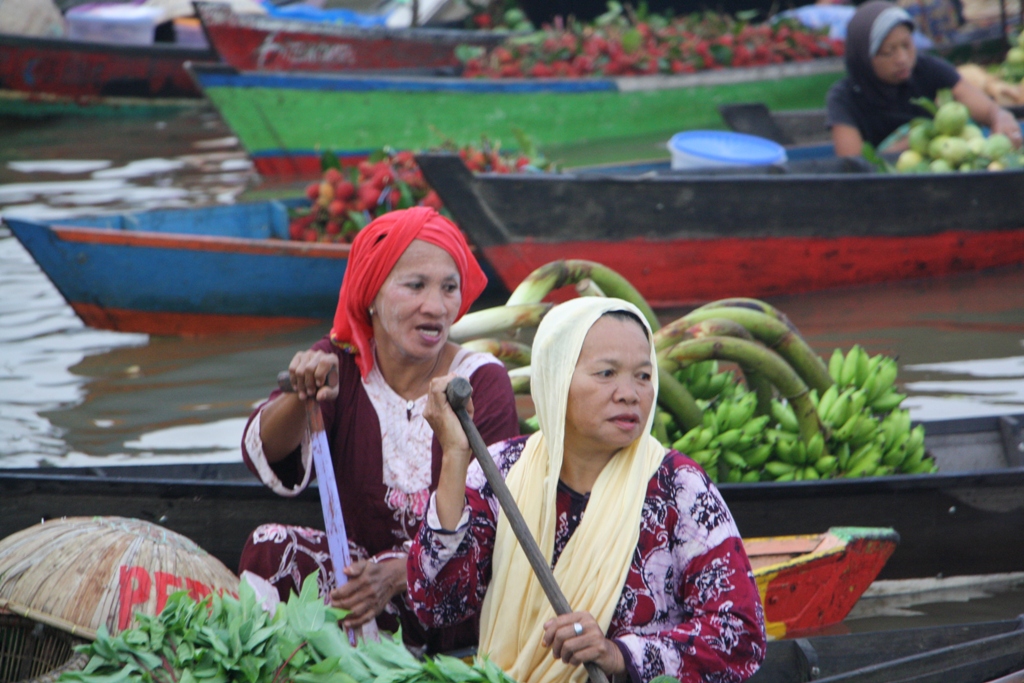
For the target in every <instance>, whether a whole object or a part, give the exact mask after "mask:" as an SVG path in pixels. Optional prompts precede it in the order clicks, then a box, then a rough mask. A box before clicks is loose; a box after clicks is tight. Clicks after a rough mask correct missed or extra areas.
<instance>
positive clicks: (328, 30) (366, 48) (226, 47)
mask: <svg viewBox="0 0 1024 683" xmlns="http://www.w3.org/2000/svg"><path fill="white" fill-rule="evenodd" d="M195 7H196V13H197V14H198V15H199V19H200V21H202V23H203V28H204V29H205V31H206V35H207V38H208V39H209V41H210V44H211V45H213V47H214V49H215V50H216V51H217V53H218V54H219V55H220V56H221V58H222V59H223V60H224V61H225V62H227V63H228V64H229V65H231V66H232V67H234V68H235V69H238V70H239V71H313V72H316V71H350V70H351V71H378V70H396V69H400V70H432V69H454V68H455V67H457V66H458V65H459V60H458V58H457V57H456V56H455V48H456V47H458V46H459V45H463V44H470V45H481V46H489V45H496V44H498V43H500V42H502V41H503V40H505V38H506V37H507V36H508V34H507V33H503V32H496V31H461V30H454V29H430V28H415V29H390V28H357V27H354V26H346V25H341V24H330V23H319V22H312V21H301V20H294V19H281V18H276V17H269V16H265V15H258V14H236V13H235V12H233V11H231V8H230V7H229V6H227V5H225V4H222V3H209V2H197V3H195Z"/></svg>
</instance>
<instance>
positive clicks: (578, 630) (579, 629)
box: [572, 621, 583, 636]
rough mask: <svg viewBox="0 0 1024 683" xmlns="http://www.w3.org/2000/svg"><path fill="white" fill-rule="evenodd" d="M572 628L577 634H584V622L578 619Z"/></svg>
mask: <svg viewBox="0 0 1024 683" xmlns="http://www.w3.org/2000/svg"><path fill="white" fill-rule="evenodd" d="M572 630H573V633H575V634H576V635H578V636H582V635H583V624H581V623H580V622H578V621H577V622H576V623H575V624H573V625H572Z"/></svg>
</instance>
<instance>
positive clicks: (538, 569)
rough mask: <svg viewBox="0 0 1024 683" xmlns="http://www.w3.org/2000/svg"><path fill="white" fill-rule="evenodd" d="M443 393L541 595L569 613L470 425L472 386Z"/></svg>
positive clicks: (593, 675) (594, 672)
mask: <svg viewBox="0 0 1024 683" xmlns="http://www.w3.org/2000/svg"><path fill="white" fill-rule="evenodd" d="M445 394H446V395H447V397H448V403H449V405H451V407H452V410H454V411H455V415H456V416H457V417H458V418H459V423H460V424H462V429H463V431H465V432H466V438H467V439H469V447H470V448H471V449H473V455H475V456H476V460H477V462H479V463H480V469H482V470H483V471H484V476H485V477H486V478H487V483H488V484H490V485H491V490H493V491H494V495H495V496H497V497H498V504H499V505H501V511H502V512H503V513H505V517H507V518H508V523H509V526H511V527H512V531H513V533H515V535H516V539H517V540H518V541H519V545H520V546H521V547H522V548H523V552H524V553H526V559H528V560H529V561H530V566H531V567H533V572H534V573H535V574H536V575H537V579H538V580H539V581H540V585H541V587H542V588H543V589H544V594H545V595H547V596H548V601H549V602H550V603H551V606H552V607H553V608H554V609H555V613H556V614H568V613H570V612H572V608H571V607H570V606H569V601H568V600H566V599H565V594H564V593H562V589H561V588H559V586H558V582H557V581H556V580H555V575H554V573H552V571H551V567H549V566H548V562H547V560H546V559H544V553H542V552H541V550H540V546H538V545H537V541H536V540H534V538H533V535H532V534H531V533H530V527H529V526H527V524H526V520H525V519H523V513H522V512H520V511H519V506H518V505H516V500H515V498H513V497H512V492H511V491H509V490H508V486H507V485H506V484H505V479H504V477H502V476H501V472H499V471H498V466H497V465H495V464H494V460H493V459H492V458H491V454H490V453H489V452H488V451H487V444H485V443H484V440H483V438H482V437H481V436H480V431H479V430H478V429H477V428H476V425H475V424H473V420H472V419H471V418H470V417H469V413H468V412H467V411H466V401H468V400H469V397H470V396H472V395H473V387H472V385H470V383H469V381H467V380H466V379H465V378H463V377H456V378H455V379H453V380H452V381H451V382H450V383H449V384H448V388H447V389H446V390H445ZM584 666H585V667H586V668H587V674H589V676H590V680H591V681H592V682H593V683H608V676H607V675H605V673H604V670H603V669H601V667H599V666H598V665H597V664H595V663H594V662H587V663H586V664H584Z"/></svg>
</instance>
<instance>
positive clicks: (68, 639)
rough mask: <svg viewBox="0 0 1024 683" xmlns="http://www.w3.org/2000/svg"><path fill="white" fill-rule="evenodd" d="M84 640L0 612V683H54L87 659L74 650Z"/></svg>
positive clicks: (80, 666) (29, 620)
mask: <svg viewBox="0 0 1024 683" xmlns="http://www.w3.org/2000/svg"><path fill="white" fill-rule="evenodd" d="M84 642H85V641H84V640H81V639H80V638H75V637H74V636H72V635H70V634H68V633H65V632H64V631H61V630H58V629H55V628H53V627H52V626H47V625H45V624H41V623H39V622H37V621H32V620H31V619H26V618H25V617H22V616H19V615H17V614H10V613H7V612H0V683H54V682H55V681H56V680H57V679H58V678H60V675H61V674H62V673H64V672H65V671H77V670H79V669H81V668H82V667H84V666H85V665H86V663H87V662H88V661H89V658H88V657H87V656H86V655H85V654H82V653H80V652H75V650H74V648H75V646H76V645H80V644H82V643H84Z"/></svg>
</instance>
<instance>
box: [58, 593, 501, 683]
mask: <svg viewBox="0 0 1024 683" xmlns="http://www.w3.org/2000/svg"><path fill="white" fill-rule="evenodd" d="M345 614H346V613H345V612H344V611H342V610H337V609H333V608H331V607H328V606H327V605H325V604H324V602H323V600H322V599H321V598H320V596H319V594H318V591H317V583H316V576H315V575H314V576H310V577H308V578H307V579H306V580H305V582H304V583H303V585H302V590H301V592H300V593H299V595H295V594H292V596H291V598H290V599H289V600H288V601H287V602H285V603H282V604H280V605H278V606H277V610H276V613H275V614H274V615H273V616H271V615H270V613H269V612H267V611H265V610H264V609H263V607H262V606H261V604H260V602H259V599H258V598H257V596H256V594H255V592H254V591H253V590H252V588H251V587H250V586H249V584H248V583H246V582H245V581H243V582H242V583H241V585H240V588H239V595H238V597H237V598H236V597H234V596H231V595H223V596H221V595H211V596H207V597H206V598H204V599H203V600H202V601H200V602H196V601H195V600H193V599H192V598H190V597H189V596H188V594H187V593H186V592H184V591H183V592H179V593H175V594H174V595H172V596H170V598H168V600H167V606H166V607H165V608H164V610H163V611H162V612H161V613H160V614H159V615H157V616H149V615H145V614H139V615H137V622H136V625H135V626H134V627H133V628H131V629H129V630H126V631H123V632H122V633H120V634H118V635H117V636H111V635H110V634H109V633H108V632H107V630H106V629H105V628H103V627H101V628H100V630H99V634H98V637H97V639H96V641H95V642H93V643H90V644H88V645H82V646H79V648H78V649H79V651H82V652H85V653H87V654H88V655H90V659H89V663H88V664H87V665H86V666H85V668H84V669H83V670H82V671H76V672H69V673H65V674H63V675H62V676H61V678H60V682H61V683H515V681H513V680H512V678H510V677H509V676H508V674H506V673H505V672H503V671H502V670H501V669H500V668H498V667H497V666H495V665H494V663H493V662H491V661H489V660H488V659H486V658H478V659H477V660H476V661H475V662H474V663H473V664H472V665H470V664H467V663H466V662H464V661H462V660H459V659H455V658H453V657H446V656H443V655H439V656H437V657H434V658H426V659H423V660H420V659H417V658H416V657H414V656H413V655H412V654H411V653H410V652H409V651H408V650H407V649H406V648H405V646H404V645H403V644H402V639H401V634H396V635H394V636H389V635H388V634H382V638H381V641H380V642H379V643H374V642H360V643H359V644H358V646H356V647H352V645H350V644H349V641H348V637H347V636H346V634H345V632H344V631H343V630H342V629H341V628H340V627H339V626H338V621H339V620H340V619H341V618H343V617H344V616H345Z"/></svg>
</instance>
